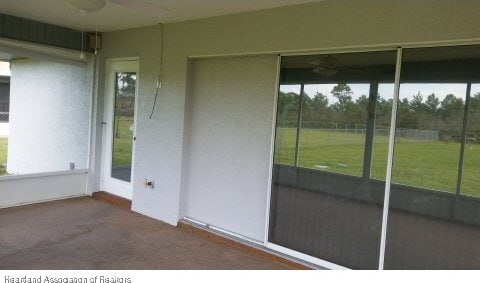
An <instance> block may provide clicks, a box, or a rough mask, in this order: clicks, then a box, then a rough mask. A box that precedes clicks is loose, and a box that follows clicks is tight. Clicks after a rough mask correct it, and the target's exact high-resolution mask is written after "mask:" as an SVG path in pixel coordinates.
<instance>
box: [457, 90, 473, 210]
mask: <svg viewBox="0 0 480 283" xmlns="http://www.w3.org/2000/svg"><path fill="white" fill-rule="evenodd" d="M471 90H472V83H470V82H469V83H468V84H467V93H466V96H465V107H464V108H463V125H462V135H461V145H460V158H459V160H458V176H457V191H456V193H455V196H456V198H455V211H456V210H457V209H456V207H457V202H458V197H459V196H460V194H461V190H462V174H463V159H464V154H465V143H466V141H467V126H468V110H469V108H470V92H471ZM455 211H454V213H455ZM454 215H455V214H454Z"/></svg>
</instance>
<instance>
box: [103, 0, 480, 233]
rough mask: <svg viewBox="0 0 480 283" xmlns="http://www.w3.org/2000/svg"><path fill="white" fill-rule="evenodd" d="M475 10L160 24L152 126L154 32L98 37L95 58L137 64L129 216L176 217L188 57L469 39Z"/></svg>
mask: <svg viewBox="0 0 480 283" xmlns="http://www.w3.org/2000/svg"><path fill="white" fill-rule="evenodd" d="M479 9H480V2H479V1H473V0H445V1H436V0H425V1H417V0H405V1H397V0H362V1H359V0H332V1H330V0H327V1H322V2H318V3H313V4H306V5H299V6H293V7H283V8H277V9H270V10H262V11H257V12H250V13H242V14H236V15H228V16H222V17H216V18H210V19H203V20H196V21H189V22H183V23H174V24H167V25H165V34H164V49H165V52H164V66H163V70H164V73H163V88H162V90H161V93H160V95H159V99H158V101H157V106H158V107H157V110H156V112H155V114H154V116H153V118H152V120H149V119H148V115H149V111H150V110H151V104H152V102H153V95H152V89H153V88H154V86H155V82H156V78H157V75H156V74H157V72H158V71H157V70H158V69H157V67H158V64H159V58H160V51H161V48H160V45H161V41H160V35H161V32H160V31H161V29H160V27H148V28H144V29H134V30H126V31H120V32H112V33H106V34H105V35H104V43H105V48H104V49H103V51H102V55H103V59H105V58H112V57H128V56H139V57H140V82H139V84H140V89H139V103H140V104H139V108H138V110H139V111H138V113H139V115H138V117H139V121H138V124H137V125H138V126H137V131H138V132H137V148H136V150H137V152H136V160H135V172H134V184H133V186H134V191H133V209H134V210H136V211H138V212H140V213H143V214H146V215H149V216H152V217H155V218H157V219H160V220H163V221H166V222H168V223H171V224H175V223H176V222H177V220H178V219H179V218H181V217H182V216H184V209H183V208H182V206H181V204H183V203H185V202H184V201H183V200H184V199H185V195H184V194H183V195H182V179H184V178H183V177H182V162H183V161H184V156H183V153H184V139H183V138H184V134H185V133H186V132H185V131H186V130H187V131H188V129H185V127H184V120H185V119H184V118H185V114H186V113H185V105H186V103H188V101H187V100H186V90H187V85H188V81H187V73H188V68H187V66H188V57H189V56H207V55H228V54H241V53H252V54H254V53H273V54H274V53H282V52H302V51H307V50H308V51H314V50H321V49H332V50H338V49H343V48H353V49H355V48H357V47H362V46H370V47H376V46H382V47H392V48H394V47H397V46H399V45H403V44H413V43H427V42H434V41H451V40H477V39H478V38H480V36H479V35H480V29H479V27H480V17H478V16H477V13H478V10H479ZM246 83H247V82H246ZM101 84H102V80H101V81H100V85H101ZM99 101H100V100H99ZM271 103H272V104H273V103H274V100H273V98H272V100H271ZM272 115H273V113H272ZM97 133H98V131H97ZM234 150H235V149H232V151H234ZM97 156H98V155H97ZM97 162H99V161H97ZM142 177H149V178H151V179H153V180H155V182H156V183H155V184H156V188H155V189H154V190H146V189H144V188H142V186H141V184H140V182H139V181H140V180H141V178H142ZM184 193H187V192H186V191H185V192H184ZM219 213H221V212H219ZM239 217H240V216H239Z"/></svg>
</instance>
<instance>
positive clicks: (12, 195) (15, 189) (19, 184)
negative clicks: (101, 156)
mask: <svg viewBox="0 0 480 283" xmlns="http://www.w3.org/2000/svg"><path fill="white" fill-rule="evenodd" d="M86 178H87V171H86V170H84V171H77V172H70V171H69V172H59V173H49V174H43V175H39V174H31V175H27V176H25V175H24V176H6V177H3V178H2V181H1V182H0V208H4V207H11V206H17V205H24V204H30V203H38V202H44V201H50V200H56V199H62V198H69V197H75V196H83V195H85V182H86Z"/></svg>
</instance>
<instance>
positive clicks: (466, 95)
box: [269, 46, 480, 269]
mask: <svg viewBox="0 0 480 283" xmlns="http://www.w3.org/2000/svg"><path fill="white" fill-rule="evenodd" d="M279 81H280V83H279V92H278V103H277V120H276V131H275V149H274V164H273V174H272V189H271V204H270V225H269V242H270V243H272V244H275V245H279V246H282V247H285V248H288V249H291V250H294V251H298V252H301V253H303V254H305V255H308V256H313V257H315V258H319V259H321V260H325V261H328V262H330V263H334V264H337V265H340V266H344V267H348V268H355V269H377V268H379V267H380V268H385V269H478V268H479V266H478V263H479V262H480V247H479V245H478V239H480V227H479V225H480V199H479V197H480V188H479V185H478V183H479V182H478V181H479V177H478V176H479V174H478V171H479V170H480V131H479V129H478V127H479V126H478V125H479V123H478V121H477V120H478V119H479V117H480V116H478V115H479V114H478V113H479V110H480V108H479V107H480V104H479V103H478V101H480V100H479V99H480V84H479V83H480V49H479V47H478V46H456V47H437V48H416V49H403V50H401V49H400V50H387V51H374V52H361V53H342V54H322V55H305V56H285V57H282V61H281V71H280V80H279ZM396 81H397V82H398V83H397V85H395V82H396ZM395 86H397V87H398V90H399V91H398V92H397V93H396V91H395V89H396V88H395ZM397 95H398V96H397ZM477 100H478V101H477ZM392 113H393V115H394V117H393V118H394V119H393V123H394V124H392ZM392 125H394V127H393V128H392ZM391 131H394V135H393V133H392V134H391ZM389 145H390V146H389ZM389 172H391V174H389ZM385 192H388V193H389V195H387V198H385ZM385 201H387V202H388V203H386V202H385ZM384 206H387V207H384ZM385 208H388V209H385ZM382 228H383V229H384V233H382Z"/></svg>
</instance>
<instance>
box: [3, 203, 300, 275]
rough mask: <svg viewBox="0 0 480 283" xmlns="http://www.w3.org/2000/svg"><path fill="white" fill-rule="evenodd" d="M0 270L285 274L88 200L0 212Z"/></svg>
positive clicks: (247, 255) (270, 264)
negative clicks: (256, 271)
mask: <svg viewBox="0 0 480 283" xmlns="http://www.w3.org/2000/svg"><path fill="white" fill-rule="evenodd" d="M0 223H2V229H0V269H289V268H291V267H290V266H289V265H286V264H283V263H281V262H276V261H273V260H269V259H265V258H262V257H260V256H257V255H255V254H251V253H247V252H244V251H241V250H238V249H236V248H234V247H231V246H229V245H226V244H223V243H220V242H215V241H212V240H211V239H208V238H206V237H200V236H197V235H196V234H194V233H191V232H188V231H185V230H182V229H179V228H176V227H172V226H169V225H167V224H164V223H162V222H160V221H157V220H154V219H151V218H148V217H145V216H142V215H140V214H136V213H134V212H130V211H127V210H124V209H121V208H118V207H116V206H112V205H110V204H107V203H105V202H102V201H99V200H94V199H91V198H88V197H82V198H75V199H68V200H61V201H54V202H48V203H43V204H37V205H29V206H22V207H15V208H7V209H0Z"/></svg>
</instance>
